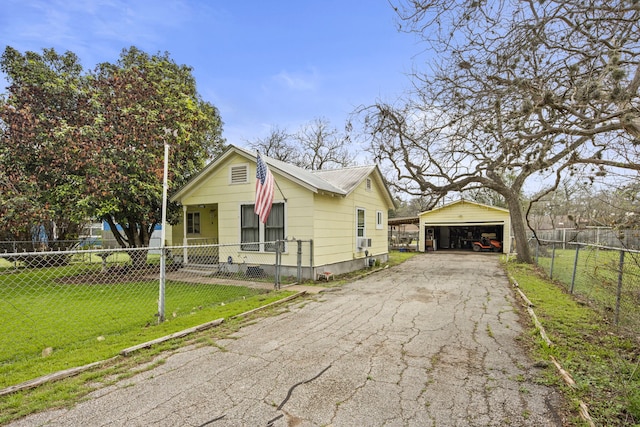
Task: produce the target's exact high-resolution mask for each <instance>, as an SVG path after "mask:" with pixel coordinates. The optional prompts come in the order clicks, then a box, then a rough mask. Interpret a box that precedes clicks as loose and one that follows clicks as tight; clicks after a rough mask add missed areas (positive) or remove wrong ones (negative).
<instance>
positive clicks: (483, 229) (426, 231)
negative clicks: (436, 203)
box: [418, 199, 511, 252]
mask: <svg viewBox="0 0 640 427" xmlns="http://www.w3.org/2000/svg"><path fill="white" fill-rule="evenodd" d="M418 218H419V219H420V222H419V224H420V225H419V226H420V230H419V233H420V235H419V245H418V250H420V251H423V252H428V251H438V250H469V251H470V250H472V243H473V242H474V241H478V240H479V239H480V238H481V237H483V236H486V237H489V238H494V239H497V240H499V241H501V242H502V251H503V252H510V251H511V217H510V215H509V210H508V209H504V208H499V207H496V206H489V205H484V204H482V203H477V202H472V201H469V200H464V199H461V200H457V201H455V202H451V203H448V204H446V205H443V206H440V207H437V208H434V209H432V210H430V211H425V212H422V213H420V214H419V215H418Z"/></svg>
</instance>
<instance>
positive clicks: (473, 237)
mask: <svg viewBox="0 0 640 427" xmlns="http://www.w3.org/2000/svg"><path fill="white" fill-rule="evenodd" d="M424 236H425V245H424V247H425V249H426V250H427V251H435V250H469V251H473V250H474V243H476V242H481V243H482V245H481V246H480V249H478V246H476V248H475V250H483V251H484V250H486V251H494V252H496V251H502V249H501V248H502V247H504V242H503V240H504V223H481V224H455V225H453V224H452V225H447V224H433V225H430V224H427V225H425V230H424ZM491 239H494V240H497V241H498V242H500V248H497V247H496V246H495V245H493V246H492V245H491V243H490V240H491Z"/></svg>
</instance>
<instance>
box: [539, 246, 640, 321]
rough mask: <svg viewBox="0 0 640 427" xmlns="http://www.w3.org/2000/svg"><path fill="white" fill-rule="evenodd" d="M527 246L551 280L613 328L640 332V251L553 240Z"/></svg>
mask: <svg viewBox="0 0 640 427" xmlns="http://www.w3.org/2000/svg"><path fill="white" fill-rule="evenodd" d="M530 243H531V249H532V251H533V254H534V258H535V262H536V264H537V265H538V266H540V267H542V268H544V269H545V271H546V272H547V273H548V275H549V277H550V278H551V279H552V280H556V281H558V282H560V283H562V285H563V286H564V287H565V289H566V290H567V291H568V292H569V293H571V294H574V295H576V296H579V297H580V299H582V300H584V301H586V302H587V303H588V304H589V305H590V306H592V307H594V308H596V309H597V310H599V311H600V312H601V313H602V315H603V316H604V317H605V318H607V319H609V320H610V321H611V323H613V324H615V325H616V326H619V327H621V328H623V329H626V330H628V331H631V332H633V333H637V331H638V330H640V251H636V250H631V249H625V248H620V247H609V246H601V245H593V244H586V243H576V242H566V241H553V240H535V239H534V240H531V241H530Z"/></svg>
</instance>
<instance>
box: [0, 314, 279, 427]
mask: <svg viewBox="0 0 640 427" xmlns="http://www.w3.org/2000/svg"><path fill="white" fill-rule="evenodd" d="M273 310H274V309H270V310H269V309H268V310H267V313H269V312H273ZM262 315H264V314H262ZM252 319H253V318H252V317H251V316H250V317H249V318H247V319H242V320H240V319H238V320H233V319H231V320H229V321H227V322H225V323H223V324H222V325H220V326H218V327H216V328H213V329H210V330H207V331H202V332H199V333H196V334H194V335H191V336H188V337H185V338H180V339H174V340H170V341H166V342H164V343H161V344H158V345H155V346H153V347H151V348H148V349H143V350H140V351H138V352H136V353H134V354H133V355H131V356H129V357H117V358H115V359H112V360H110V361H109V362H107V363H106V364H104V365H103V366H100V367H98V368H94V369H92V370H89V371H86V372H83V373H81V374H79V375H77V376H74V377H70V378H66V379H63V380H60V381H55V382H48V383H45V384H43V385H41V386H39V387H37V388H34V389H29V390H23V391H19V392H16V393H12V394H10V395H6V396H1V397H0V425H4V424H6V423H8V422H11V421H15V420H17V419H19V418H21V417H24V416H26V415H29V414H32V413H34V412H38V411H42V410H46V409H52V408H63V407H70V406H72V405H73V404H75V403H76V402H78V401H80V400H82V399H83V398H85V397H86V396H87V395H88V394H89V393H91V392H92V391H94V390H96V389H99V388H101V387H105V386H108V385H112V384H115V383H117V382H118V381H121V380H124V379H126V378H130V377H132V376H133V375H135V374H137V373H140V372H144V371H147V370H151V369H153V368H155V367H157V366H159V365H162V364H163V363H164V362H165V360H166V358H167V357H169V356H170V355H171V354H172V353H174V352H176V351H179V350H180V349H181V348H182V347H184V346H186V345H197V346H203V345H206V346H209V345H210V343H211V341H212V340H216V339H219V338H223V337H225V336H228V335H230V334H231V333H233V332H235V331H237V330H238V329H239V328H240V327H241V326H242V325H243V324H244V322H251V321H252Z"/></svg>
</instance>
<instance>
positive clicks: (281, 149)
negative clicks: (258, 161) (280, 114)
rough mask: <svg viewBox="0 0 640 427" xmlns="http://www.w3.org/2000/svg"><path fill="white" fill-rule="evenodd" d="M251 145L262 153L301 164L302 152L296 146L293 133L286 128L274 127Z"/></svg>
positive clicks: (250, 144)
mask: <svg viewBox="0 0 640 427" xmlns="http://www.w3.org/2000/svg"><path fill="white" fill-rule="evenodd" d="M249 146H250V147H251V148H253V149H254V150H257V151H259V152H260V153H262V154H264V155H266V156H269V157H272V158H274V159H277V160H281V161H283V162H288V163H293V164H296V165H297V164H299V163H300V161H301V160H300V157H301V153H300V150H299V149H298V148H297V147H296V145H295V142H294V140H293V135H291V134H290V133H289V132H287V130H286V129H281V128H279V127H277V126H275V127H272V128H271V131H270V132H269V135H267V136H266V137H265V138H258V139H256V140H255V141H254V142H251V143H249Z"/></svg>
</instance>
